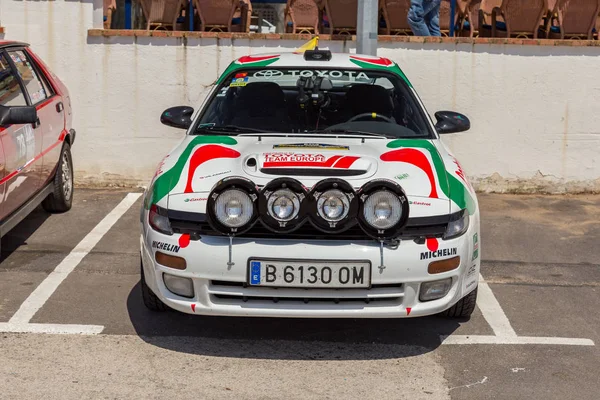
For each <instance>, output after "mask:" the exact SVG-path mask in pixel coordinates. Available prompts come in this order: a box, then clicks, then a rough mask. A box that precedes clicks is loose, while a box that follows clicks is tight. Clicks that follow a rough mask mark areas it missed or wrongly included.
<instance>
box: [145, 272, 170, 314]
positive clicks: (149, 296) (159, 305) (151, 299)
mask: <svg viewBox="0 0 600 400" xmlns="http://www.w3.org/2000/svg"><path fill="white" fill-rule="evenodd" d="M140 268H141V274H142V279H141V283H142V300H144V305H145V306H146V308H147V309H149V310H152V311H167V310H168V309H169V307H167V305H166V304H165V303H163V302H162V301H161V300H160V299H159V298H158V296H156V295H155V294H154V292H153V291H152V289H150V288H149V287H148V285H147V284H146V277H145V276H144V266H143V265H142V263H141V260H140Z"/></svg>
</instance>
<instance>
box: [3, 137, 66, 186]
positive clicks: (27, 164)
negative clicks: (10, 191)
mask: <svg viewBox="0 0 600 400" xmlns="http://www.w3.org/2000/svg"><path fill="white" fill-rule="evenodd" d="M64 132H66V131H63V133H64ZM63 133H61V135H60V137H59V138H58V141H57V142H54V143H53V144H52V145H51V146H50V147H48V148H47V149H46V150H44V151H42V152H41V153H40V154H38V155H37V156H35V157H33V158H32V159H31V160H29V161H27V162H26V163H25V164H24V165H23V166H21V167H19V168H18V169H16V170H14V171H13V172H11V173H10V174H8V175H6V176H5V177H4V178H2V179H0V185H1V184H3V183H4V182H7V181H9V180H11V179H12V178H14V177H15V175H17V174H19V173H20V172H21V171H23V170H24V169H25V168H27V167H29V166H30V165H31V164H33V163H34V162H36V161H37V160H39V159H40V158H42V157H44V156H45V155H46V154H48V153H49V152H51V151H52V149H54V148H55V147H56V146H58V145H59V144H61V143H62V142H63V141H64V140H65V136H66V134H65V135H63Z"/></svg>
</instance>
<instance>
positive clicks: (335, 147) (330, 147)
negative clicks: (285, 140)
mask: <svg viewBox="0 0 600 400" xmlns="http://www.w3.org/2000/svg"><path fill="white" fill-rule="evenodd" d="M273 149H315V150H350V146H341V145H336V144H324V143H290V144H276V145H274V146H273Z"/></svg>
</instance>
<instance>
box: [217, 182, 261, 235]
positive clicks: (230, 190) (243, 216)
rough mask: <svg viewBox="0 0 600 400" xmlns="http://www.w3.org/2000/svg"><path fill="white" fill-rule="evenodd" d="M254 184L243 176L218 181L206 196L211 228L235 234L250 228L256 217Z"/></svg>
mask: <svg viewBox="0 0 600 400" xmlns="http://www.w3.org/2000/svg"><path fill="white" fill-rule="evenodd" d="M257 198H258V191H257V190H256V185H254V183H253V182H252V181H250V180H248V179H246V178H243V177H237V176H233V177H228V178H225V179H222V180H221V181H219V182H218V183H217V184H216V185H215V187H214V188H213V190H212V191H211V192H210V195H209V196H208V201H207V203H206V213H207V215H208V222H209V223H210V225H211V226H212V228H213V229H215V230H217V231H219V232H221V233H223V234H226V235H235V234H240V233H243V232H244V231H246V230H248V229H250V228H251V227H252V225H253V224H254V222H255V221H256V219H257V217H258V212H257V210H256V200H257Z"/></svg>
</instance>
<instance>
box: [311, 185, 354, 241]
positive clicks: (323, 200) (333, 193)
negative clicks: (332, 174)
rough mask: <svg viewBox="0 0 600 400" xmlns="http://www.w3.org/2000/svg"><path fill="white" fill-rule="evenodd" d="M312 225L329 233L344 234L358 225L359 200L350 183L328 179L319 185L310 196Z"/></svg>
mask: <svg viewBox="0 0 600 400" xmlns="http://www.w3.org/2000/svg"><path fill="white" fill-rule="evenodd" d="M308 200H309V202H308V207H307V208H308V214H309V216H310V220H311V223H312V224H313V225H314V226H315V227H316V228H317V229H319V230H321V231H323V232H327V233H337V232H343V231H345V230H346V229H348V228H350V227H351V226H353V225H354V224H355V223H356V214H357V212H358V198H357V197H356V194H355V193H354V188H353V187H352V185H350V184H349V183H348V182H346V181H344V180H342V179H338V178H328V179H324V180H322V181H320V182H319V183H317V184H316V185H315V186H314V187H313V188H312V190H311V191H310V193H309V194H308Z"/></svg>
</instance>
